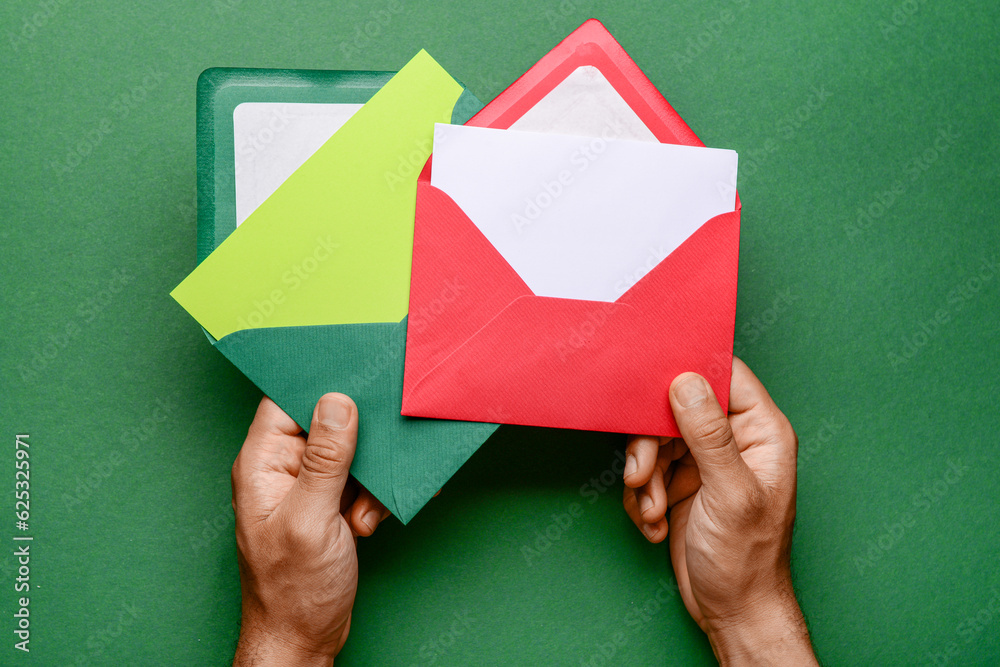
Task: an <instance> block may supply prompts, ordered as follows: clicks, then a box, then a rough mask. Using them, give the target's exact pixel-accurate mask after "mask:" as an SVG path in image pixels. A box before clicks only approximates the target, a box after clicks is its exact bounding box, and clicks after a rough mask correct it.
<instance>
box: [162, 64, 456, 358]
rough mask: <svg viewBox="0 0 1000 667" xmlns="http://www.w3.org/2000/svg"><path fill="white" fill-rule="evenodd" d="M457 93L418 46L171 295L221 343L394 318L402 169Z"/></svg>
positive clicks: (405, 185) (409, 188)
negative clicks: (263, 331)
mask: <svg viewBox="0 0 1000 667" xmlns="http://www.w3.org/2000/svg"><path fill="white" fill-rule="evenodd" d="M462 90H463V89H462V87H461V85H459V84H458V82H456V81H455V80H454V79H453V78H452V77H451V75H449V74H448V73H447V72H446V71H445V70H444V69H443V68H442V67H441V66H440V65H439V64H438V63H437V62H435V60H434V59H433V58H431V56H430V55H429V54H428V53H427V52H426V51H421V52H420V53H418V54H417V55H416V56H415V57H414V58H413V59H412V60H411V61H410V62H409V63H407V65H406V66H405V67H403V69H401V70H400V71H399V73H398V74H397V75H396V76H394V77H393V78H392V79H390V80H389V82H388V83H387V84H386V85H385V86H384V87H383V88H382V90H380V91H379V92H378V93H376V94H375V96H374V97H372V99H371V100H370V101H369V102H368V103H367V104H366V105H365V106H364V107H362V108H361V109H360V110H359V111H358V112H357V113H356V114H355V115H354V116H353V117H352V118H351V119H350V120H349V121H348V122H347V123H346V124H345V125H344V126H343V127H342V128H341V129H340V130H339V131H338V132H336V133H335V134H334V135H333V136H332V137H331V138H330V140H329V141H327V142H326V143H325V144H323V146H322V147H321V148H320V149H319V150H317V151H316V153H315V154H313V156H312V157H311V158H310V159H309V160H308V161H306V162H305V163H304V164H303V165H302V166H301V167H299V169H297V170H296V171H295V173H293V174H292V175H291V176H290V177H289V178H288V180H286V181H285V182H284V183H283V184H282V185H281V186H280V187H279V188H278V189H277V190H276V191H275V192H274V194H272V195H271V196H270V197H269V198H268V199H267V200H265V201H264V203H263V204H261V205H260V206H259V207H258V208H257V210H256V211H254V212H253V214H251V215H250V217H248V218H247V219H246V221H245V222H244V223H243V224H242V225H240V227H239V228H238V229H237V230H236V231H235V232H234V233H233V234H231V235H230V236H229V237H228V238H227V239H226V240H225V241H224V242H223V243H222V244H221V245H220V246H219V247H218V248H217V249H216V250H215V251H214V252H213V253H212V254H211V255H209V256H208V257H207V258H206V259H205V261H203V262H202V263H201V264H200V265H199V266H198V268H196V269H195V270H194V271H193V272H192V273H191V274H190V275H189V276H188V277H187V278H186V279H185V280H184V281H183V282H182V283H181V284H180V285H178V286H177V288H175V289H174V291H173V292H171V296H173V297H174V299H176V300H177V302H178V303H180V304H181V305H182V306H183V307H184V308H185V309H186V310H187V311H188V312H189V313H190V314H191V315H192V316H193V317H194V318H195V319H196V320H197V321H198V322H199V323H200V324H201V325H202V326H203V327H204V328H205V329H206V330H207V331H208V332H209V333H210V334H211V335H212V336H213V337H214V338H216V339H217V340H218V339H221V338H223V337H224V336H226V335H228V334H231V333H233V332H236V331H240V330H245V329H256V328H262V327H282V326H311V325H324V324H358V323H373V322H393V323H396V322H399V321H400V320H401V319H402V318H403V317H404V316H405V315H406V311H407V305H408V300H409V284H410V258H411V253H412V249H413V215H414V202H415V199H416V180H415V178H409V176H410V175H412V174H413V173H414V172H416V171H418V170H419V169H420V168H421V167H422V166H423V164H424V162H425V161H426V160H427V157H428V156H429V155H430V152H431V145H432V137H433V128H434V123H436V122H437V123H448V122H450V121H451V118H452V111H453V109H454V107H455V103H456V101H457V100H458V98H459V96H460V95H461V94H462ZM400 109H405V110H406V113H404V114H401V113H399V110H400ZM345 156H350V158H349V159H345ZM330 202H336V205H335V206H331V205H330ZM345 221H347V222H345Z"/></svg>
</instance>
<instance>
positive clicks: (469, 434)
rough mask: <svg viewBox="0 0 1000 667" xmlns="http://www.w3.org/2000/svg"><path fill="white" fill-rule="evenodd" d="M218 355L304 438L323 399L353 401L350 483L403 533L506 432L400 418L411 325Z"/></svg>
mask: <svg viewBox="0 0 1000 667" xmlns="http://www.w3.org/2000/svg"><path fill="white" fill-rule="evenodd" d="M215 346H216V348H217V349H218V350H219V351H220V352H222V354H224V355H225V356H226V358H228V359H229V360H230V361H231V362H232V363H233V364H235V365H236V367H237V368H239V369H240V370H241V371H242V372H243V373H244V374H245V375H246V376H247V377H248V378H249V379H250V380H251V381H252V382H253V383H254V384H256V385H257V386H258V387H259V388H260V389H261V390H262V391H263V392H264V393H265V394H267V395H268V396H270V397H271V399H272V400H273V401H274V402H275V403H277V404H278V405H279V406H280V407H281V408H282V409H283V410H284V411H285V412H287V413H288V414H289V415H290V416H291V417H292V419H294V420H295V421H296V423H298V424H299V426H301V427H302V428H303V429H306V430H307V429H308V428H309V424H310V421H311V419H312V413H313V408H314V407H315V406H316V400H317V399H318V398H319V397H320V396H322V395H323V394H325V393H327V392H330V391H338V392H342V393H345V394H347V395H348V396H350V397H351V398H353V399H354V402H355V403H357V406H358V413H359V425H358V447H357V453H356V454H355V457H354V463H353V465H352V466H351V473H352V474H353V475H354V476H355V478H357V480H358V481H359V482H361V484H363V485H364V486H365V488H367V489H368V490H369V491H371V492H372V493H373V494H374V495H375V497H376V498H378V499H379V500H381V501H382V502H383V503H384V504H385V506H386V507H388V508H389V510H390V511H391V512H392V513H393V514H394V515H395V516H396V517H397V518H399V520H400V521H402V522H403V523H404V524H405V523H407V522H408V521H409V520H410V519H412V518H413V516H414V515H415V514H416V513H417V512H418V511H419V510H420V508H421V507H423V506H424V505H425V504H426V503H427V501H428V500H430V499H431V498H432V497H433V496H434V494H435V493H437V491H438V490H439V489H440V488H441V487H442V486H444V483H445V482H447V481H448V479H449V478H450V477H451V476H452V475H454V474H455V472H456V471H457V470H458V469H459V467H461V465H462V464H463V463H465V461H466V460H468V458H469V457H470V456H471V455H472V454H473V452H475V451H476V450H477V449H478V448H479V446H480V445H481V444H482V443H483V442H485V441H486V439H487V438H489V436H490V435H491V434H492V433H493V432H494V431H495V430H496V428H497V425H496V424H483V423H478V422H459V421H447V420H440V419H419V418H414V417H403V416H402V415H400V414H399V406H400V404H401V402H402V394H403V356H404V352H405V349H406V319H404V320H403V321H402V322H399V323H388V322H382V323H372V324H337V325H320V326H303V327H274V328H264V329H244V330H242V331H237V332H235V333H232V334H229V335H228V336H225V337H224V338H222V339H221V340H219V341H217V342H216V345H215Z"/></svg>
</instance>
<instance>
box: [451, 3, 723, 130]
mask: <svg viewBox="0 0 1000 667" xmlns="http://www.w3.org/2000/svg"><path fill="white" fill-rule="evenodd" d="M586 65H590V66H592V67H596V68H597V69H598V70H600V72H601V74H603V75H604V78H605V79H607V80H608V83H610V84H611V85H612V86H613V87H614V89H615V90H616V91H617V92H618V94H619V95H621V96H622V99H624V100H625V102H626V103H627V104H628V105H629V106H630V107H632V110H633V111H635V113H636V114H637V115H638V116H639V118H640V119H641V120H642V122H643V123H645V124H646V126H647V127H649V129H650V131H651V132H652V133H653V134H654V135H655V136H656V138H657V139H659V140H660V142H662V143H668V144H685V145H688V146H704V144H703V143H702V142H701V140H700V139H698V137H697V136H695V133H694V132H692V131H691V128H689V127H688V126H687V123H685V122H684V120H683V119H682V118H681V117H680V116H679V115H678V114H677V112H676V111H674V109H673V107H671V106H670V104H669V103H668V102H667V100H666V99H664V97H663V95H661V94H660V91H658V90H657V89H656V86H654V85H653V83H652V82H651V81H650V80H649V79H648V78H647V77H646V75H645V74H643V72H642V70H641V69H639V66H638V65H636V64H635V61H633V60H632V58H631V57H629V55H628V54H627V53H625V49H623V48H622V47H621V44H619V43H618V42H617V40H615V38H614V37H613V36H612V35H611V33H610V32H608V29H607V28H605V27H604V24H602V23H601V22H600V21H598V20H597V19H590V20H588V21H586V22H585V23H584V24H583V25H581V26H580V27H579V28H577V29H576V30H574V31H573V32H572V33H570V34H569V36H568V37H566V39H564V40H563V41H561V42H560V43H559V44H558V46H556V47H555V48H554V49H552V50H551V51H549V52H548V53H547V54H545V56H543V57H542V59H541V60H539V61H538V62H537V63H535V65H534V66H532V67H531V69H529V70H528V71H527V72H525V73H524V74H523V75H522V76H521V77H520V78H519V79H518V80H517V81H515V82H514V83H512V84H511V85H510V86H509V87H508V88H507V89H506V90H504V91H503V92H502V93H500V94H499V95H498V96H497V97H496V99H494V100H493V101H492V102H490V103H489V104H488V105H486V107H485V108H484V109H483V110H482V111H480V112H479V113H477V114H476V115H475V116H473V117H472V119H471V120H469V122H468V123H466V125H472V126H475V127H493V128H499V129H507V128H509V127H510V126H511V124H513V123H514V122H515V121H516V120H517V119H518V118H520V117H521V116H523V115H524V114H525V113H527V111H528V110H529V109H531V108H532V107H533V106H535V105H536V104H538V102H539V101H540V100H541V99H542V98H543V97H545V96H546V95H547V94H548V93H550V92H551V91H552V89H553V88H555V87H556V86H557V85H559V84H560V83H561V82H562V81H563V79H565V78H566V77H567V76H569V75H570V74H571V73H572V72H573V71H574V70H576V69H577V68H578V67H583V66H586Z"/></svg>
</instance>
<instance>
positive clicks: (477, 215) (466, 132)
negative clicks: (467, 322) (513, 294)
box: [431, 107, 737, 301]
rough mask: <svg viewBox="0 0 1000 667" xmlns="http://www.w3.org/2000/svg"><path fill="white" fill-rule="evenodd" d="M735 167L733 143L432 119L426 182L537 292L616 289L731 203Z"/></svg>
mask: <svg viewBox="0 0 1000 667" xmlns="http://www.w3.org/2000/svg"><path fill="white" fill-rule="evenodd" d="M536 108H537V107H536ZM647 131H648V129H647ZM598 134H599V133H598ZM736 168H737V155H736V152H735V151H731V150H720V149H714V148H702V147H694V146H677V145H673V144H661V143H659V142H646V141H628V140H620V139H604V138H602V137H600V136H598V137H581V136H572V135H564V134H544V133H538V132H520V131H515V130H495V129H487V128H477V127H465V126H458V125H443V124H438V125H437V126H436V129H435V135H434V162H433V167H432V172H431V184H432V185H434V186H435V187H438V188H440V189H441V190H443V191H444V192H445V193H446V194H448V195H449V196H450V197H451V198H452V199H454V200H455V202H456V203H457V204H458V205H459V206H460V207H461V208H462V210H463V211H465V213H466V214H467V215H468V216H469V218H470V219H471V220H472V221H473V222H474V223H475V224H476V226H477V227H478V228H479V229H480V231H482V233H483V234H484V235H485V236H486V238H487V239H489V241H490V243H492V244H493V246H494V247H496V249H497V250H498V251H499V252H500V254H501V255H502V256H503V257H504V259H506V260H507V262H508V263H509V264H510V265H511V267H513V268H514V270H515V271H517V273H518V275H520V276H521V278H522V279H523V280H524V281H525V283H526V284H527V285H528V287H530V288H531V290H532V291H533V292H534V293H535V294H536V295H538V296H550V297H561V298H567V299H586V300H593V301H615V300H616V299H618V297H620V296H621V295H622V294H624V293H625V292H626V291H627V290H628V289H629V287H631V286H632V285H633V284H634V283H635V282H636V280H637V278H636V276H637V275H638V276H639V277H641V275H643V274H644V273H645V272H646V271H648V270H649V269H650V268H652V267H653V266H655V265H656V264H658V263H659V262H660V261H661V260H662V259H664V258H665V257H666V256H667V255H669V254H670V253H671V252H673V251H674V250H675V249H676V248H677V247H678V246H679V245H680V244H681V243H683V242H684V241H685V240H686V239H687V238H688V237H689V236H690V235H691V234H693V233H694V232H695V231H697V230H698V228H699V227H700V226H701V225H702V224H704V223H705V222H706V221H707V220H709V219H710V218H712V217H714V216H716V215H719V214H722V213H725V212H728V211H732V210H734V209H735V206H736V197H735V190H734V185H735V174H736Z"/></svg>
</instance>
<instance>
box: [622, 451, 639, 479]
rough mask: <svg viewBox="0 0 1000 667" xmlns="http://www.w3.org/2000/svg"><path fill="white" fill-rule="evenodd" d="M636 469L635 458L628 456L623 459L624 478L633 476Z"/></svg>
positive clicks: (637, 465) (637, 466) (637, 467)
mask: <svg viewBox="0 0 1000 667" xmlns="http://www.w3.org/2000/svg"><path fill="white" fill-rule="evenodd" d="M638 469H639V464H638V463H637V462H636V460H635V457H634V456H632V455H631V454H629V455H628V456H627V457H626V458H625V476H626V477H629V476H630V475H634V474H635V472H636V471H637V470H638Z"/></svg>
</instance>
